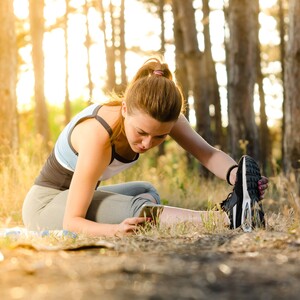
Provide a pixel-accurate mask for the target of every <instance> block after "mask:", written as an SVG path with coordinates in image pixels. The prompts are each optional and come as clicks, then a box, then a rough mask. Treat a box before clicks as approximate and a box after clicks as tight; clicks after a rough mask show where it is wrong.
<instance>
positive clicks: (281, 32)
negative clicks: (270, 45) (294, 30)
mask: <svg viewBox="0 0 300 300" xmlns="http://www.w3.org/2000/svg"><path fill="white" fill-rule="evenodd" d="M278 16H279V35H280V63H281V80H282V82H283V84H284V82H285V79H284V73H285V66H284V58H285V39H284V37H285V31H286V30H285V22H284V9H283V0H278ZM282 98H283V101H282V126H281V132H282V133H284V132H285V128H284V126H285V125H284V124H285V112H284V110H285V108H284V105H285V104H284V103H285V89H283V94H282ZM284 156H285V154H284V143H283V139H282V143H281V157H282V158H284ZM282 161H283V160H282ZM283 168H284V166H283Z"/></svg>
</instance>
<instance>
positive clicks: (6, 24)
mask: <svg viewBox="0 0 300 300" xmlns="http://www.w3.org/2000/svg"><path fill="white" fill-rule="evenodd" d="M0 19H1V28H0V99H1V106H0V126H1V130H0V143H1V152H0V153H1V157H3V155H6V154H8V153H10V152H11V151H12V150H13V151H14V150H17V148H18V144H19V137H18V114H17V97H16V82H17V45H16V35H15V17H14V11H13V1H1V2H0Z"/></svg>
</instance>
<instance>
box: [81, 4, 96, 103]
mask: <svg viewBox="0 0 300 300" xmlns="http://www.w3.org/2000/svg"><path fill="white" fill-rule="evenodd" d="M83 8H84V14H85V28H86V35H85V47H86V55H87V64H86V69H87V73H88V88H89V102H90V103H91V102H92V99H93V89H94V84H93V81H92V72H91V55H90V48H91V45H92V41H91V35H90V23H89V3H88V0H85V2H84V5H83Z"/></svg>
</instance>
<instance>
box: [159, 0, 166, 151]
mask: <svg viewBox="0 0 300 300" xmlns="http://www.w3.org/2000/svg"><path fill="white" fill-rule="evenodd" d="M164 5H165V0H159V1H158V15H159V20H160V50H159V53H160V54H161V55H164V54H165V51H166V49H165V43H166V42H165V15H164ZM164 154H165V142H162V143H161V144H160V145H159V146H158V156H161V155H164Z"/></svg>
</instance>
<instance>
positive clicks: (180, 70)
mask: <svg viewBox="0 0 300 300" xmlns="http://www.w3.org/2000/svg"><path fill="white" fill-rule="evenodd" d="M172 11H173V19H174V43H175V64H176V71H175V76H176V80H177V83H178V85H179V86H180V87H181V91H182V94H183V97H184V100H185V103H184V104H185V110H184V114H185V116H186V118H187V119H188V120H189V114H190V108H189V102H188V98H189V82H188V78H187V67H186V62H185V58H184V42H183V33H182V29H181V26H180V23H179V13H178V7H177V4H176V1H173V2H172ZM186 157H187V167H188V169H192V167H193V157H192V155H190V154H189V153H188V152H186Z"/></svg>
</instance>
